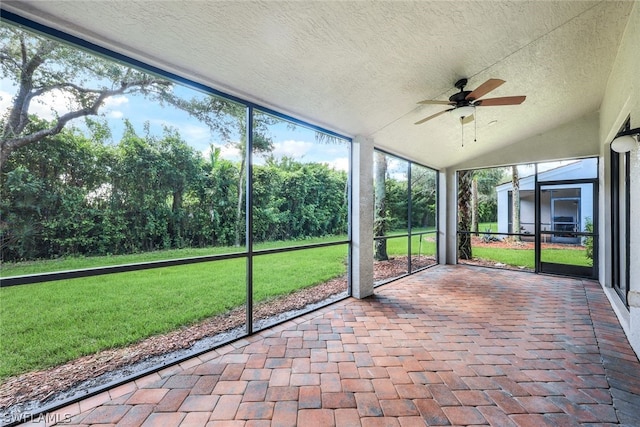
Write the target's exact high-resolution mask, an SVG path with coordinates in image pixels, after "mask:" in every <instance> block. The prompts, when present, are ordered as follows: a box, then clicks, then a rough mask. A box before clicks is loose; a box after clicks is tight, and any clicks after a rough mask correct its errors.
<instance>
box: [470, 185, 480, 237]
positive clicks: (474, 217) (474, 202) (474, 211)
mask: <svg viewBox="0 0 640 427" xmlns="http://www.w3.org/2000/svg"><path fill="white" fill-rule="evenodd" d="M471 231H472V232H473V234H474V235H476V236H477V235H478V231H479V230H478V178H476V177H474V178H473V181H471Z"/></svg>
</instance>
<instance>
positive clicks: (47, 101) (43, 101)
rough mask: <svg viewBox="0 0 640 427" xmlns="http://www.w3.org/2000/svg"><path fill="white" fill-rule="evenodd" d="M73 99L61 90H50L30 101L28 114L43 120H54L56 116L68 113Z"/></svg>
mask: <svg viewBox="0 0 640 427" xmlns="http://www.w3.org/2000/svg"><path fill="white" fill-rule="evenodd" d="M73 105H74V102H73V98H72V97H71V96H70V95H69V94H68V93H66V92H64V91H61V90H52V91H50V92H46V93H45V94H43V95H42V96H38V97H36V98H34V99H33V100H32V101H31V106H30V109H29V113H31V114H35V115H36V116H38V117H41V118H43V119H45V120H54V119H55V118H56V117H57V116H60V115H63V114H65V113H68V112H69V111H71V109H72V108H73Z"/></svg>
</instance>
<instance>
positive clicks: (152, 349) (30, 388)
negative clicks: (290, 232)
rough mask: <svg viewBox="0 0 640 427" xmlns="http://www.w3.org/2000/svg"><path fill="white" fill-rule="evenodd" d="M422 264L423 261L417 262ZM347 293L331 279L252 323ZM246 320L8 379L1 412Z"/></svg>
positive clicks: (217, 320) (383, 274)
mask: <svg viewBox="0 0 640 427" xmlns="http://www.w3.org/2000/svg"><path fill="white" fill-rule="evenodd" d="M424 260H425V258H424V257H423V258H422V259H421V261H424ZM415 262H417V261H414V263H415ZM406 272H407V258H406V257H396V258H394V259H391V260H389V261H381V262H377V263H376V264H375V269H374V281H375V282H376V283H379V282H381V281H384V280H386V279H390V278H393V277H398V276H401V275H404V274H406ZM346 290H347V278H346V276H345V277H341V278H337V279H333V280H330V281H328V282H326V283H323V284H320V285H317V286H314V287H311V288H307V289H302V290H300V291H297V292H295V293H292V294H290V295H286V296H284V297H280V298H276V299H273V300H270V301H266V302H263V303H259V304H256V305H255V306H254V319H256V320H259V319H268V318H271V317H273V316H277V315H279V314H281V313H284V312H287V311H291V310H301V309H304V308H305V307H308V306H309V305H310V304H316V303H319V302H321V301H324V300H327V299H329V298H331V297H332V296H336V295H338V294H340V293H343V292H346ZM245 321H246V310H245V307H242V308H237V309H234V310H232V311H230V312H228V313H226V314H224V315H220V316H216V317H212V318H209V319H207V320H205V321H203V322H200V323H197V324H194V325H191V326H186V327H183V328H181V329H179V330H177V331H173V332H170V333H168V334H164V335H157V336H153V337H150V338H147V339H145V340H142V341H140V342H138V343H137V344H133V345H131V346H128V347H124V348H117V349H109V350H104V351H101V352H99V353H96V354H92V355H88V356H83V357H80V358H79V359H76V360H73V361H70V362H68V363H65V364H63V365H60V366H55V367H52V368H49V369H45V370H39V371H33V372H27V373H24V374H21V375H18V376H14V377H10V378H7V379H6V380H5V381H4V382H3V383H2V384H0V410H7V408H10V407H12V406H14V405H18V404H22V403H25V402H39V403H40V404H46V402H47V401H48V400H50V399H52V398H53V397H55V396H56V395H59V394H60V393H62V392H65V391H67V390H69V389H72V388H73V387H75V386H78V385H81V383H83V382H85V381H87V380H91V379H94V378H98V377H100V376H101V375H104V374H107V373H109V372H112V371H114V370H116V369H120V368H123V367H127V366H134V365H135V364H136V363H139V362H142V361H144V360H146V359H149V358H151V357H153V356H158V355H164V354H168V353H171V352H174V351H178V350H182V349H188V348H190V347H192V346H193V345H194V344H195V343H196V342H198V341H199V340H202V339H204V338H207V337H212V336H215V335H217V334H220V333H223V332H225V331H230V330H232V329H234V328H238V327H241V326H242V325H244V323H245Z"/></svg>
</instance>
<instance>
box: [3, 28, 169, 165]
mask: <svg viewBox="0 0 640 427" xmlns="http://www.w3.org/2000/svg"><path fill="white" fill-rule="evenodd" d="M0 40H2V43H1V44H0V78H4V79H10V80H11V81H12V82H14V83H15V85H16V92H15V94H14V96H13V98H12V101H11V105H10V107H9V109H8V111H7V112H6V113H5V114H4V116H3V117H2V119H1V123H0V125H1V127H0V168H2V167H3V166H4V164H5V162H6V160H7V159H8V158H9V156H10V155H11V153H13V152H14V151H15V150H16V149H18V148H20V147H24V146H26V145H28V144H32V143H34V142H38V141H42V140H44V139H45V138H46V137H50V136H54V135H57V134H59V133H60V132H61V131H62V130H63V129H64V128H65V126H67V124H68V123H69V122H70V121H71V120H73V119H77V118H81V117H88V116H95V115H97V114H98V112H99V110H100V108H101V107H102V106H103V105H104V102H105V101H106V100H107V99H108V98H110V97H113V96H117V95H126V94H134V93H138V94H143V95H145V96H149V97H152V98H156V99H158V100H161V99H163V98H164V96H163V95H164V94H165V93H167V92H169V91H170V90H171V88H172V84H171V83H170V82H169V81H167V80H165V79H160V78H157V77H155V76H152V75H150V74H147V73H144V72H141V71H138V70H135V69H134V68H131V67H128V66H125V65H120V64H118V63H116V62H114V61H112V60H108V59H104V58H101V57H98V56H95V55H92V54H89V53H87V52H85V51H82V50H80V49H78V48H75V47H72V46H68V45H66V44H64V43H60V42H57V41H54V40H51V39H48V38H44V37H40V36H36V35H34V34H31V33H28V32H26V31H24V30H22V29H19V28H15V27H12V26H9V25H7V24H5V23H2V24H1V25H0ZM47 96H53V97H56V98H57V99H64V100H65V101H67V102H66V104H67V106H68V108H67V110H66V111H64V112H61V111H52V112H53V113H54V114H55V116H56V118H55V119H54V120H52V121H51V122H50V123H49V126H47V127H45V128H39V129H37V130H33V129H31V127H30V126H29V124H30V123H32V121H33V120H34V115H33V107H34V104H36V103H38V102H40V103H42V102H44V101H43V100H44V99H46V97H47Z"/></svg>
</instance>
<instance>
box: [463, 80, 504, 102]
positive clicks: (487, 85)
mask: <svg viewBox="0 0 640 427" xmlns="http://www.w3.org/2000/svg"><path fill="white" fill-rule="evenodd" d="M502 83H504V80H500V79H489V80H487V81H486V82H484V83H482V84H481V85H480V86H478V87H477V88H476V90H474V91H472V92H471V93H470V94H469V95H467V96H466V97H465V99H466V100H471V99H478V98H481V97H483V96H485V95H486V94H488V93H489V92H491V91H492V90H494V89H495V88H497V87H498V86H500V85H501V84H502Z"/></svg>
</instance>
